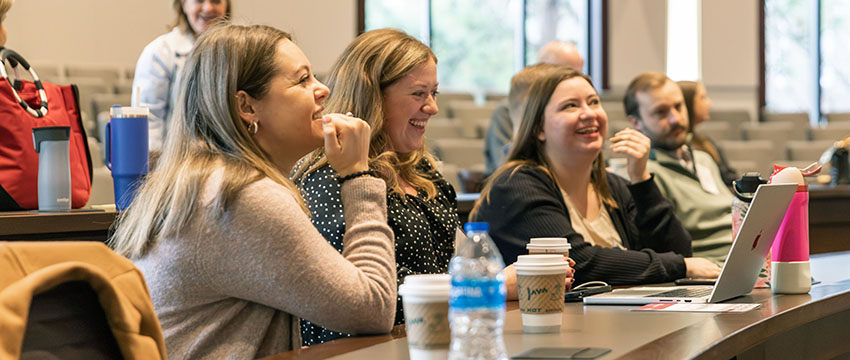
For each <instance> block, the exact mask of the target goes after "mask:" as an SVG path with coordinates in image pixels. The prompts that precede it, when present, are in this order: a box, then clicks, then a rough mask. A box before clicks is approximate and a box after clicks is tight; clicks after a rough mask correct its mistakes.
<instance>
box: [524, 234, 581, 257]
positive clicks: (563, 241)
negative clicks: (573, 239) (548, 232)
mask: <svg viewBox="0 0 850 360" xmlns="http://www.w3.org/2000/svg"><path fill="white" fill-rule="evenodd" d="M525 248H526V249H528V253H529V254H561V255H564V257H569V256H570V249H571V248H572V246H571V245H570V243H569V242H568V241H567V238H560V237H552V238H531V240H530V241H529V242H528V244H526V245H525Z"/></svg>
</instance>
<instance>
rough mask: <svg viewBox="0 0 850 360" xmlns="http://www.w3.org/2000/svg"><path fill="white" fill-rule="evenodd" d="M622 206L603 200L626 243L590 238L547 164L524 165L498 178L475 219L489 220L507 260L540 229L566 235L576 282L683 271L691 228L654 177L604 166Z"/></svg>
mask: <svg viewBox="0 0 850 360" xmlns="http://www.w3.org/2000/svg"><path fill="white" fill-rule="evenodd" d="M607 175H608V177H607V180H608V185H609V187H610V188H611V195H612V197H613V198H614V202H616V203H617V206H618V208H611V207H608V206H607V205H606V210H607V211H608V214H609V215H610V216H611V220H612V221H613V223H614V227H615V228H616V229H617V233H618V234H620V238H621V239H622V240H623V246H625V247H626V249H628V250H621V249H618V248H605V247H601V246H596V245H591V244H590V243H588V242H585V241H584V237H582V235H581V234H579V233H577V232H576V231H575V230H573V228H572V223H571V221H570V214H569V212H568V211H567V206H566V204H565V203H564V197H563V195H562V194H561V191H560V189H559V188H558V185H557V184H555V181H554V180H553V179H552V177H550V176H549V175H547V174H546V173H545V172H543V170H541V169H539V168H536V167H529V166H523V167H520V168H519V169H517V170H516V171H506V172H504V173H503V174H501V176H500V177H498V178H496V179H495V180H494V181H493V185H492V187H491V190H490V198H489V200H490V201H489V202H488V201H482V202H481V205H480V207H479V209H478V214H477V215H476V217H475V220H474V221H485V222H487V223H489V224H490V236H491V237H492V238H493V240H494V242H495V243H496V246H497V247H498V248H499V252H501V254H502V257H503V258H504V260H505V265H510V264H512V263H514V262H515V261H516V259H517V256H518V255H522V254H526V253H527V250H526V249H525V245H526V244H527V243H528V241H529V239H530V238H535V237H553V236H554V237H565V238H567V240H568V241H569V242H570V244H571V245H572V249H571V250H570V258H572V259H573V260H575V262H576V266H575V270H576V272H575V279H576V284H580V283H584V282H588V281H593V280H602V281H605V282H608V283H609V284H612V285H623V284H643V283H659V282H665V281H673V280H675V279H677V278H680V277H684V276H685V270H686V269H685V262H684V257H685V256H691V254H692V251H691V236H690V235H689V234H688V232H687V230H685V228H684V227H683V226H682V223H680V222H679V220H678V219H677V218H676V215H675V214H674V213H673V206H672V205H670V202H669V201H667V199H666V198H664V196H663V195H661V192H660V191H659V190H658V186H657V185H656V184H655V181H653V180H652V179H649V180H646V181H642V182H639V183H636V184H629V182H628V181H627V180H626V179H623V178H621V177H619V176H617V175H614V174H611V173H608V174H607Z"/></svg>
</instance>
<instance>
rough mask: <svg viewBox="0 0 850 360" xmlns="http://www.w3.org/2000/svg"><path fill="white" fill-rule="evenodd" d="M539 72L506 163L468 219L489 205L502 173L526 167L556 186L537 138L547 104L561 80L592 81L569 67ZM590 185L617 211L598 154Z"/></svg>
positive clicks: (493, 177) (494, 175)
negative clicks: (536, 170) (541, 174)
mask: <svg viewBox="0 0 850 360" xmlns="http://www.w3.org/2000/svg"><path fill="white" fill-rule="evenodd" d="M542 70H543V73H541V74H540V76H539V77H538V78H537V79H535V81H534V83H533V84H532V85H531V88H530V89H529V91H528V98H527V99H526V104H525V109H524V111H523V114H522V122H521V123H520V125H519V132H518V133H517V135H516V137H515V138H514V144H513V146H511V151H510V153H509V154H508V157H507V161H506V162H505V164H504V165H502V166H501V167H499V168H498V169H497V170H496V171H495V172H494V173H493V175H491V176H490V178H489V179H488V180H487V184H486V185H485V186H484V190H482V191H481V197H479V198H478V201H476V202H475V207H474V208H473V209H472V212H471V213H470V218H474V217H475V215H476V214H477V213H478V209H479V207H480V206H481V203H482V202H488V203H489V202H490V190H491V189H492V187H493V182H494V181H495V180H496V179H498V178H499V177H501V176H503V175H504V174H505V173H508V172H510V174H509V175H507V176H513V175H514V173H516V171H517V170H519V169H520V168H522V167H524V166H528V167H533V168H538V169H540V170H542V171H543V172H544V173H546V175H548V176H549V177H550V178H552V180H553V181H554V182H555V183H556V184H557V183H558V180H557V178H555V176H554V175H553V174H552V170H551V168H552V166H551V164H550V162H549V159H547V158H546V152H545V151H544V148H543V142H542V141H540V139H539V138H538V134H540V133H541V132H542V131H543V122H544V120H545V116H544V111H545V109H546V105H547V104H548V103H549V99H550V98H551V97H552V93H553V92H555V88H557V87H558V84H560V83H561V82H562V81H564V80H569V79H572V78H576V77H580V78H582V79H585V80H587V82H588V83H589V84H591V85H592V84H593V82H592V81H591V80H590V78H589V77H588V76H587V75H584V74H582V73H581V72H578V71H576V70H574V69H571V68H568V67H562V66H555V67H549V68H543V69H542ZM590 183H591V184H592V185H593V187H594V189H596V192H597V193H598V194H599V197H600V198H601V199H602V201H603V202H604V203H605V204H606V205H607V206H608V207H611V208H618V206H617V203H616V202H615V201H614V198H613V196H612V195H611V189H610V187H609V186H608V178H607V172H606V170H605V160H604V159H603V158H602V152H601V151H600V152H599V155H597V156H596V159H595V160H594V161H593V170H592V171H591V173H590Z"/></svg>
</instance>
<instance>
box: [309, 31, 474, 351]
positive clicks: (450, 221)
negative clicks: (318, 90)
mask: <svg viewBox="0 0 850 360" xmlns="http://www.w3.org/2000/svg"><path fill="white" fill-rule="evenodd" d="M328 86H329V87H330V89H331V95H330V97H328V100H327V101H326V102H325V105H326V110H327V111H331V112H348V111H350V112H352V113H354V114H355V115H357V116H359V117H361V118H362V119H363V120H365V121H366V122H367V123H369V125H370V126H371V127H372V140H371V143H370V145H369V168H370V169H371V170H372V171H374V172H375V174H377V176H378V177H380V178H382V179H384V180H385V181H386V182H387V211H388V212H389V219H388V220H389V225H390V227H391V228H392V229H393V234H394V235H395V249H396V263H397V265H398V269H397V273H398V280H399V283H401V281H402V280H403V279H404V277H405V276H407V275H414V274H439V273H446V272H447V270H448V265H449V260H451V257H452V255H453V254H454V240H455V233H456V231H457V229H458V226H459V225H460V221H459V220H458V216H457V202H456V195H455V191H454V189H453V188H452V186H451V185H449V184H448V183H447V182H446V180H445V179H443V176H442V174H440V173H439V172H438V171H437V170H436V169H437V168H436V165H435V160H434V158H433V156H431V154H430V153H429V152H428V150H427V149H426V148H425V142H424V141H425V127H426V126H427V124H428V120H429V119H430V118H431V117H432V116H434V115H436V114H437V112H438V111H439V110H438V109H437V99H436V96H437V87H438V83H437V58H436V57H435V56H434V53H432V52H431V49H429V48H428V47H427V46H425V44H423V43H421V42H419V40H416V38H414V37H412V36H410V35H407V34H405V33H403V32H400V31H398V30H392V29H380V30H373V31H369V32H366V33H364V34H362V35H360V36H358V37H357V38H356V39H354V41H353V42H352V43H351V44H349V45H348V47H347V48H346V49H345V50H344V51H343V53H342V55H341V56H340V58H339V59H337V61H336V63H335V64H334V66H333V67H332V68H331V71H330V73H329V77H328ZM299 167H300V168H299V169H298V170H296V172H295V174H294V175H293V179H294V181H295V183H296V184H297V185H298V186H299V187H300V188H301V189H302V192H303V194H304V196H305V198H306V202H307V207H308V208H309V209H310V212H311V213H312V215H313V216H312V220H313V224H314V225H316V228H318V229H319V231H320V232H321V233H322V235H324V237H325V239H327V241H329V242H330V243H331V245H333V246H334V247H335V248H336V249H337V250H338V251H340V252H342V253H346V252H348V251H349V249H348V248H346V247H344V246H343V245H344V244H343V243H342V241H341V240H342V234H343V232H344V231H345V229H346V227H347V226H350V224H349V221H350V219H349V218H348V214H344V213H343V212H342V207H340V206H339V205H340V196H339V195H340V191H339V184H338V182H337V178H338V176H339V174H338V173H337V172H336V170H335V169H333V168H332V167H331V166H329V165H328V162H327V156H326V154H325V151H324V150H322V149H319V150H317V151H315V152H314V153H313V154H312V156H311V157H310V158H309V159H307V160H305V161H304V163H303V164H300V165H299ZM395 318H396V322H395V323H396V324H401V323H403V322H404V312H403V311H402V307H401V301H400V300H399V301H398V308H397V311H396V316H395ZM317 324H320V325H326V324H323V323H317ZM301 331H302V337H303V338H304V345H308V346H309V345H314V344H318V343H322V342H325V341H329V340H333V339H335V338H338V337H342V336H347V335H346V334H341V333H336V332H332V331H329V330H327V329H323V328H322V327H320V326H317V325H315V324H312V323H310V322H307V321H304V322H302V327H301Z"/></svg>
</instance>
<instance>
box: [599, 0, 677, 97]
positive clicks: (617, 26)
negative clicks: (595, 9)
mask: <svg viewBox="0 0 850 360" xmlns="http://www.w3.org/2000/svg"><path fill="white" fill-rule="evenodd" d="M608 4H609V6H610V9H609V10H608V26H609V29H608V44H609V49H608V71H609V74H608V83H609V85H610V86H611V88H612V89H625V87H626V86H628V85H629V82H631V81H632V78H634V77H635V76H637V75H638V74H640V73H643V72H646V71H658V72H664V71H665V69H666V68H667V66H666V64H667V0H640V1H634V0H610V1H609V2H608Z"/></svg>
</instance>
